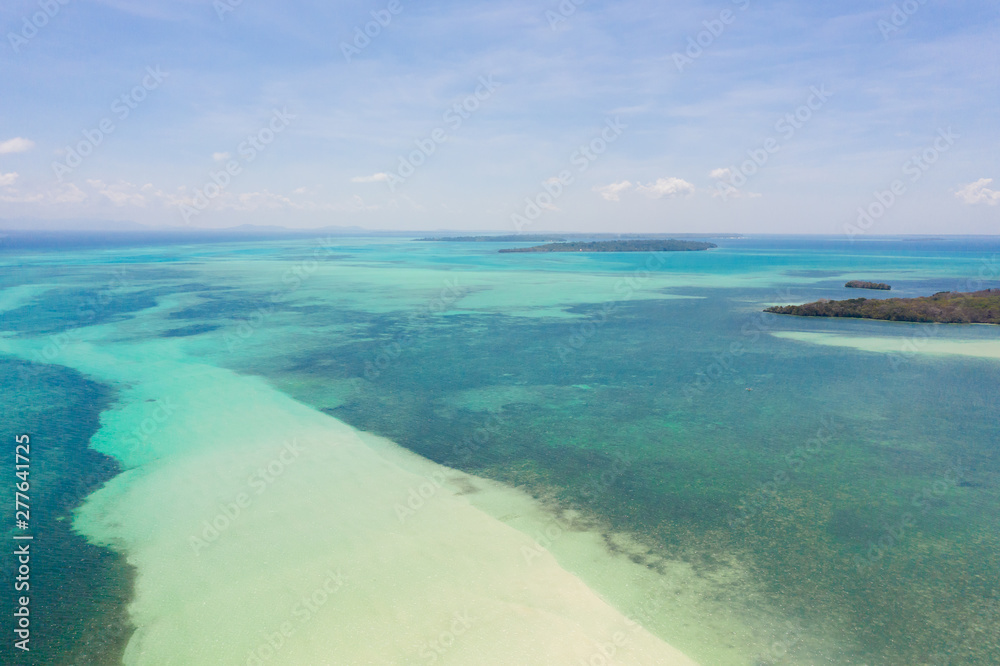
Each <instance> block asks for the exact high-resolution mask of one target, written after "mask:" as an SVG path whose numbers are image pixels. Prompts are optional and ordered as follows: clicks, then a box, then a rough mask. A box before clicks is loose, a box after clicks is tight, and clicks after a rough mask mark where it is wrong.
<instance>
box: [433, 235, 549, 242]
mask: <svg viewBox="0 0 1000 666" xmlns="http://www.w3.org/2000/svg"><path fill="white" fill-rule="evenodd" d="M417 240H418V241H436V242H441V243H546V242H549V241H564V240H566V239H565V238H559V237H558V236H527V235H524V236H446V237H442V238H418V239H417Z"/></svg>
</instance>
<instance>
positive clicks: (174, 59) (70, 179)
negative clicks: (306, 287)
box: [0, 0, 1000, 236]
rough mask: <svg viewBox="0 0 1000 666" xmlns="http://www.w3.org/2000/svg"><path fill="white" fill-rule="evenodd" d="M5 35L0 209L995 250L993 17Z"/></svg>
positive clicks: (935, 12)
mask: <svg viewBox="0 0 1000 666" xmlns="http://www.w3.org/2000/svg"><path fill="white" fill-rule="evenodd" d="M63 3H65V4H63ZM46 11H47V13H46ZM373 12H374V13H375V14H374V17H373ZM377 19H381V21H382V23H383V24H384V25H380V24H378V23H375V21H376V20H377ZM0 21H2V25H3V36H4V39H3V43H2V44H0V91H2V94H0V218H40V219H49V220H52V219H81V218H87V219H102V220H123V221H135V222H138V223H141V224H146V225H152V226H192V227H224V226H232V225H237V224H277V225H286V226H294V227H318V226H325V225H345V226H346V225H357V226H362V227H366V228H371V229H438V228H451V229H469V230H473V229H493V230H506V231H509V232H513V231H518V230H520V231H525V232H530V231H541V230H564V231H570V230H580V231H596V230H601V231H656V232H717V231H727V232H729V231H731V232H765V233H817V234H848V235H855V236H857V235H877V234H901V233H914V234H921V233H930V234H936V233H978V234H996V233H1000V114H998V109H1000V88H998V80H1000V47H998V44H1000V11H998V7H997V4H996V3H995V2H992V1H988V0H968V1H962V0H959V1H954V2H947V3H944V2H933V1H932V0H925V2H923V3H921V2H920V1H919V0H908V2H905V3H904V2H897V3H893V2H871V1H864V2H862V1H850V0H848V1H844V2H837V3H807V2H767V1H764V0H735V1H734V0H719V1H717V2H689V1H687V0H679V1H677V2H672V3H663V2H651V1H646V0H626V1H624V2H599V1H597V0H585V1H583V2H582V3H581V4H579V5H577V4H575V3H574V1H573V0H564V1H563V2H562V3H561V4H560V2H558V1H557V0H548V1H546V0H542V1H540V2H539V1H536V2H528V1H523V2H522V1H510V2H492V3H487V2H477V1H474V0H465V1H464V2H423V3H419V4H418V3H412V2H409V1H408V0H392V1H391V2H390V1H389V0H385V1H383V0H376V1H373V2H368V1H365V2H356V1H345V2H335V3H322V2H307V1H302V0H295V1H291V2H284V3H279V2H265V1H263V0H242V1H240V0H217V1H216V2H214V3H213V2H212V0H197V1H196V0H174V1H171V2H168V1H165V0H143V1H139V0H135V1H127V0H99V1H98V0H89V1H88V0H62V2H60V0H42V1H41V2H39V1H38V0H34V1H23V2H22V1H20V0H16V1H15V0H8V1H7V2H5V3H3V5H2V7H0ZM39 26H40V27H39ZM366 27H367V29H368V32H369V33H371V35H372V36H370V37H368V36H365V37H363V38H360V39H359V40H358V41H357V43H356V45H355V39H356V38H357V36H358V34H359V33H361V34H363V33H364V31H365V29H366ZM33 28H34V30H33ZM366 39H367V40H368V41H367V42H366V41H365V40H366ZM699 42H700V44H699ZM345 44H347V45H349V46H351V47H352V48H348V49H345V48H344V45H345ZM345 51H346V53H345ZM477 93H478V96H477ZM123 96H124V97H123ZM456 105H458V108H457V109H456V108H455V106H456ZM126 112H127V115H125V114H126ZM102 123H103V127H104V128H105V129H111V130H112V131H111V132H110V133H106V132H103V131H101V127H102ZM421 146H422V147H421ZM581 148H584V150H581ZM84 153H87V154H86V155H84ZM754 158H756V161H755V159H754ZM913 158H916V159H915V160H914V159H913ZM401 160H403V161H401ZM410 166H412V167H413V168H412V173H410V172H411V169H410V168H409V167H410ZM561 176H562V178H561V179H560V177H561ZM894 190H895V192H894ZM859 208H860V209H862V210H863V211H866V213H867V215H861V214H860V213H859Z"/></svg>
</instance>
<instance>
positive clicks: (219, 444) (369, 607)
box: [5, 341, 694, 666]
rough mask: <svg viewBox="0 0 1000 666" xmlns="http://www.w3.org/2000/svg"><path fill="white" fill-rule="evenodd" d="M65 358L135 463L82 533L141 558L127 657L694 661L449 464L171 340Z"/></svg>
mask: <svg viewBox="0 0 1000 666" xmlns="http://www.w3.org/2000/svg"><path fill="white" fill-rule="evenodd" d="M5 346H6V347H7V350H8V351H19V352H21V353H23V352H24V351H25V350H14V349H12V348H11V347H12V346H13V345H12V344H11V345H9V346H8V345H5ZM60 362H63V363H65V364H67V365H71V366H73V367H76V368H78V369H79V370H81V371H84V372H87V373H90V374H91V375H93V376H95V377H97V378H100V379H102V380H103V381H107V382H110V383H112V384H113V385H115V386H116V387H118V388H119V390H120V396H121V402H120V403H119V405H118V406H117V407H116V408H115V409H112V410H109V411H107V412H105V413H104V415H103V417H102V427H101V430H100V431H99V432H98V434H97V435H96V436H95V438H94V439H93V441H92V445H93V446H94V447H95V448H97V449H99V450H102V451H104V452H106V453H108V454H111V455H114V456H115V457H117V458H118V459H119V460H122V461H123V463H124V464H125V465H126V466H127V467H129V468H130V469H129V470H128V471H127V472H125V473H124V474H122V475H120V476H118V477H116V478H115V479H113V480H112V481H111V482H109V483H108V484H107V485H106V486H105V487H104V488H102V489H101V490H100V491H98V492H96V493H95V494H93V495H91V496H90V498H88V500H87V501H86V503H85V504H84V505H83V507H82V508H81V509H80V510H79V511H78V513H77V516H76V519H75V526H76V528H77V529H78V530H80V531H81V532H83V533H84V534H86V535H87V536H88V538H90V539H91V540H93V541H94V542H97V543H102V544H108V545H112V546H113V547H115V548H117V549H119V550H121V551H122V552H124V553H126V554H127V556H128V560H129V562H130V563H131V564H133V565H134V566H135V567H136V571H137V578H136V589H135V598H134V600H133V603H132V604H131V606H130V608H129V611H130V614H131V617H132V619H133V622H134V623H135V625H136V626H137V627H138V629H137V630H136V632H135V634H134V636H133V637H132V639H131V641H130V642H129V644H128V647H127V650H126V656H125V662H126V663H127V664H136V665H138V664H155V665H156V666H170V665H173V664H176V665H178V666H181V665H183V666H192V665H197V664H211V665H212V666H218V665H222V664H239V665H242V664H248V665H261V664H268V665H270V664H293V665H295V666H303V665H313V664H463V665H466V664H519V665H522V664H539V665H541V664H545V665H553V664H567V665H577V664H594V665H598V664H651V665H652V664H657V665H672V664H678V665H681V664H685V665H686V664H694V662H693V661H692V660H690V659H689V658H687V657H686V656H684V655H683V654H681V653H680V652H679V651H678V650H676V649H674V648H673V647H671V646H670V645H668V644H667V643H665V642H664V641H662V640H661V639H659V638H657V637H655V636H653V635H652V634H650V633H649V632H647V631H646V630H645V629H643V628H642V627H640V626H638V625H637V624H635V623H633V622H631V621H629V620H628V619H626V617H625V616H624V615H623V614H621V613H620V612H618V611H617V610H615V609H614V608H613V607H611V606H610V605H609V604H607V603H606V602H605V601H604V600H602V599H601V598H600V597H599V596H598V595H597V594H596V593H595V592H594V591H592V590H591V589H590V588H588V587H587V586H586V585H584V584H583V582H581V580H580V579H579V578H577V577H576V576H574V575H572V574H570V573H569V572H567V571H566V570H564V569H563V568H561V567H560V566H559V564H557V562H556V560H555V559H554V558H553V557H552V556H551V555H550V554H549V553H548V552H544V551H542V552H539V550H538V549H537V546H536V544H535V542H534V540H533V539H532V538H530V537H528V536H527V535H525V534H523V533H522V532H519V531H517V530H515V529H514V528H512V527H510V526H508V525H505V524H504V523H502V522H501V521H499V520H497V519H495V518H493V517H490V516H489V515H488V514H487V513H485V512H484V511H481V510H480V509H478V508H476V507H474V506H473V505H472V504H471V503H470V502H469V501H468V500H467V498H466V497H465V496H463V495H462V494H461V492H460V490H456V489H455V483H454V480H452V481H447V480H445V479H444V478H443V476H442V475H444V474H446V472H447V470H445V471H442V472H440V473H433V474H431V475H430V478H428V475H427V474H422V473H419V472H418V471H415V470H416V468H415V467H414V465H413V464H412V461H410V462H407V459H406V456H410V455H412V454H408V453H406V452H403V451H398V452H396V453H394V452H393V450H392V448H391V447H387V446H378V447H376V446H373V445H372V444H371V443H370V442H366V441H365V438H362V437H359V434H358V433H357V432H356V431H355V430H353V429H352V428H350V427H349V426H347V425H346V424H344V423H342V422H340V421H338V420H336V419H333V418H331V417H328V416H326V415H324V414H322V413H320V412H318V411H316V410H313V409H311V408H309V407H307V406H304V405H302V404H300V403H298V402H296V401H294V400H292V399H290V398H288V397H287V396H285V395H284V394H282V393H280V392H279V391H277V390H275V389H273V388H271V387H270V386H268V385H267V384H266V383H265V382H264V381H262V380H259V379H256V378H250V377H244V376H240V375H237V374H235V373H232V372H230V371H227V370H223V369H219V368H216V367H212V366H208V365H204V364H200V363H196V362H192V361H190V360H189V359H187V358H185V357H184V355H183V354H182V353H180V351H179V347H176V346H173V343H168V342H164V341H155V342H150V343H148V344H141V345H134V346H127V345H120V344H119V345H116V346H115V347H114V355H111V354H107V353H104V352H102V351H101V350H99V349H98V348H97V347H94V346H91V345H90V344H88V343H81V344H79V345H75V346H73V347H72V349H68V350H67V351H66V353H65V354H64V356H63V357H62V358H61V359H60ZM394 456H398V464H397V461H396V459H395V458H394ZM428 464H429V463H428ZM428 469H429V468H428ZM437 469H440V470H444V468H437ZM454 474H458V473H457V472H456V473H454ZM459 485H461V484H459ZM517 501H520V498H519V497H518V498H517ZM527 550H530V551H531V552H533V556H532V557H530V558H527V557H525V552H526V551H527Z"/></svg>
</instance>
